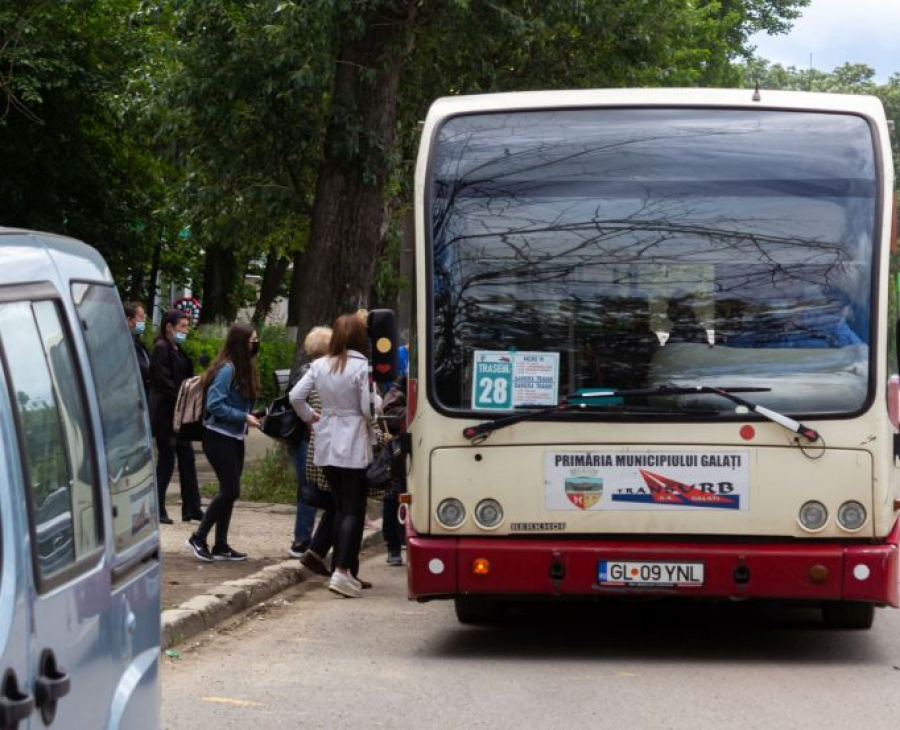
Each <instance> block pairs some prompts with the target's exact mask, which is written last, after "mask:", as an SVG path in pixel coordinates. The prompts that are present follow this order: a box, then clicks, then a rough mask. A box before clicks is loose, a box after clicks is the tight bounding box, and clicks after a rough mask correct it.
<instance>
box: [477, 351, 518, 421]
mask: <svg viewBox="0 0 900 730" xmlns="http://www.w3.org/2000/svg"><path fill="white" fill-rule="evenodd" d="M513 358H514V355H513V354H512V353H504V352H476V353H475V371H474V373H473V378H472V407H473V408H476V409H478V410H510V409H511V408H512V402H513Z"/></svg>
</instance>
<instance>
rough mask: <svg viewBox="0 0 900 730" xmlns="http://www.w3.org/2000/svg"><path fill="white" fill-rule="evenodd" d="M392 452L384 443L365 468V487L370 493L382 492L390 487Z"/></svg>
mask: <svg viewBox="0 0 900 730" xmlns="http://www.w3.org/2000/svg"><path fill="white" fill-rule="evenodd" d="M393 462H394V452H393V449H392V448H391V443H390V442H388V443H386V444H385V445H384V446H383V447H382V448H381V451H379V452H378V453H377V454H376V455H375V458H374V459H372V462H371V463H370V464H369V466H367V467H366V486H367V487H368V488H369V491H370V492H384V491H387V489H388V488H389V487H390V486H391V476H392V473H391V472H392V466H393Z"/></svg>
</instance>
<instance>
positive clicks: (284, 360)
mask: <svg viewBox="0 0 900 730" xmlns="http://www.w3.org/2000/svg"><path fill="white" fill-rule="evenodd" d="M227 333H228V327H227V326H225V325H221V324H215V325H202V326H200V327H197V328H195V329H192V330H191V332H190V334H189V335H188V338H187V340H186V341H185V343H184V345H182V347H183V348H184V351H185V352H186V353H187V354H188V356H189V357H190V358H191V360H192V361H193V362H194V367H196V368H197V372H198V373H199V372H200V371H201V369H202V368H201V366H200V363H201V361H203V362H207V363H209V362H212V361H213V359H214V358H215V357H216V355H218V354H219V350H221V349H222V346H223V345H224V344H225V335H226V334H227ZM258 334H259V354H258V355H257V356H256V357H257V366H258V367H259V379H260V383H261V385H262V390H261V391H260V394H259V397H258V398H257V407H258V408H260V409H262V408H265V406H266V405H268V404H269V403H270V402H271V401H272V399H273V398H275V397H276V396H278V395H281V393H280V392H278V391H277V390H276V387H275V380H274V377H273V372H274V371H275V370H288V369H290V367H291V361H292V359H293V356H294V342H293V340H290V339H289V338H288V336H287V330H286V329H285V328H284V327H282V326H281V325H267V326H265V327H260V328H259V329H258Z"/></svg>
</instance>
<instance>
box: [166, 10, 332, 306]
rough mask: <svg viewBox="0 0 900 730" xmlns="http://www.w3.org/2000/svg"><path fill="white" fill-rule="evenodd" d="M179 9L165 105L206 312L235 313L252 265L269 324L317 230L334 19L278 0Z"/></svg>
mask: <svg viewBox="0 0 900 730" xmlns="http://www.w3.org/2000/svg"><path fill="white" fill-rule="evenodd" d="M162 5H163V6H167V5H168V3H162ZM175 7H176V10H175V12H174V14H173V16H172V18H171V28H172V31H171V32H172V34H173V38H174V41H175V42H174V43H173V48H172V54H173V57H174V59H175V61H176V62H175V64H174V66H173V68H172V69H171V71H170V73H169V75H168V76H167V78H166V79H165V81H164V83H163V84H162V93H161V95H160V97H159V99H158V103H159V104H160V105H161V106H164V107H165V108H166V109H167V112H168V121H167V124H166V125H165V127H164V129H163V130H162V136H164V137H165V138H169V139H174V140H177V143H176V144H173V145H172V146H171V147H170V149H169V154H170V156H171V159H172V160H173V163H174V164H177V165H178V166H179V167H181V168H182V169H183V170H184V171H185V177H184V183H183V185H182V186H181V188H180V190H179V194H178V197H179V200H180V202H181V205H182V206H183V211H184V213H183V215H184V217H185V218H187V219H189V220H190V221H191V222H192V231H194V236H195V238H196V240H197V243H198V245H199V246H201V247H202V249H203V253H204V257H205V266H204V269H203V272H204V273H203V283H202V291H203V298H204V309H203V319H204V320H205V321H211V320H214V319H220V318H221V319H233V318H234V315H235V313H236V309H237V306H238V305H239V304H243V303H245V302H244V301H243V297H242V293H243V287H242V286H241V284H242V281H243V277H244V274H245V273H247V272H248V271H249V270H250V269H255V268H259V269H260V270H261V272H262V280H261V281H262V287H261V290H260V292H259V297H258V300H257V303H256V304H257V306H256V308H255V313H254V320H255V321H261V320H262V319H264V318H265V315H266V314H267V312H268V310H269V308H270V307H271V304H272V302H273V300H274V298H275V297H276V296H277V295H278V294H279V292H280V291H281V285H282V280H283V278H284V274H285V273H286V271H287V268H288V265H289V263H290V257H291V255H292V253H293V252H294V251H295V250H297V249H300V248H302V247H303V246H304V245H305V243H306V237H307V235H308V231H309V223H308V216H309V214H310V210H311V207H312V206H311V202H312V189H313V181H314V172H315V169H316V164H317V163H318V159H319V151H320V148H321V144H322V134H323V129H324V111H323V109H324V100H323V97H324V96H325V90H326V89H327V85H328V83H329V78H330V76H329V74H330V71H331V67H330V65H329V64H327V63H325V61H324V59H325V58H327V57H328V56H327V51H326V50H325V48H326V47H327V44H328V40H329V32H328V31H327V29H322V28H321V27H320V26H321V25H322V22H323V17H325V16H323V13H322V11H321V9H320V8H317V7H315V4H312V3H291V2H276V0H258V1H257V2H249V3H248V2H243V0H241V1H239V0H189V1H187V2H183V3H179V4H177V5H176V6H175ZM326 20H327V18H326ZM256 262H262V263H261V264H260V265H259V266H257V264H256Z"/></svg>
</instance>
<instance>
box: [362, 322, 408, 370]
mask: <svg viewBox="0 0 900 730" xmlns="http://www.w3.org/2000/svg"><path fill="white" fill-rule="evenodd" d="M366 326H367V328H368V331H369V342H370V345H371V347H370V350H371V353H372V355H371V358H372V374H373V377H374V378H375V382H377V383H387V382H390V381H392V380H396V379H397V350H398V349H399V347H400V336H399V334H398V332H397V315H396V314H394V311H393V310H392V309H373V310H372V311H371V312H369V319H368V321H367V323H366Z"/></svg>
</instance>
